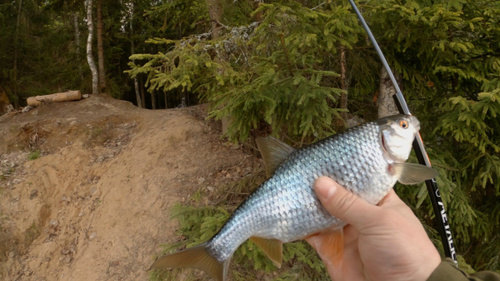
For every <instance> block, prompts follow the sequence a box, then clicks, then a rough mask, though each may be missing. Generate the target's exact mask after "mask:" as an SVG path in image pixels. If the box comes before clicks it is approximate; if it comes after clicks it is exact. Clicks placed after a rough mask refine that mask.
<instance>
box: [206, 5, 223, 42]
mask: <svg viewBox="0 0 500 281" xmlns="http://www.w3.org/2000/svg"><path fill="white" fill-rule="evenodd" d="M206 1H207V7H208V14H209V15H210V21H211V22H212V39H216V38H219V36H220V31H219V22H220V21H221V18H222V3H221V1H220V0H206Z"/></svg>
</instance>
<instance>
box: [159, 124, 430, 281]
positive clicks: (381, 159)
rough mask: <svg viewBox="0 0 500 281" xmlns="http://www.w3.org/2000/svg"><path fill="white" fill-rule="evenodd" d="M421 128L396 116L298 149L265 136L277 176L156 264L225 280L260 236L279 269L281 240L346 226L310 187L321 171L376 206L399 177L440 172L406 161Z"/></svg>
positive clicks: (410, 179) (408, 180)
mask: <svg viewBox="0 0 500 281" xmlns="http://www.w3.org/2000/svg"><path fill="white" fill-rule="evenodd" d="M419 129H420V123H419V122H418V120H417V119H416V118H415V117H413V116H407V115H396V116H391V117H386V118H383V119H379V120H377V121H375V122H370V123H366V124H363V125H360V126H357V127H354V128H352V129H349V130H347V131H346V132H344V133H342V134H337V135H335V136H333V137H330V138H327V139H324V140H322V141H319V142H317V143H314V144H312V145H310V146H307V147H305V148H302V149H299V150H294V149H293V148H291V147H289V146H288V145H286V144H284V143H281V142H279V141H278V140H275V139H267V140H266V141H264V140H262V142H260V144H262V145H264V146H265V147H271V148H272V149H269V150H267V152H263V158H265V160H266V164H268V165H269V166H274V167H272V168H273V169H274V168H276V169H275V170H274V173H273V175H272V177H270V178H269V179H268V180H267V181H265V182H264V183H263V184H262V185H261V186H260V187H259V188H258V189H257V190H256V191H255V192H254V193H253V194H251V195H250V196H249V197H248V198H247V200H245V201H244V202H243V203H242V204H241V205H240V206H239V207H238V208H237V209H236V211H235V212H234V213H233V215H232V216H231V217H230V218H229V220H228V221H227V222H226V224H225V225H224V226H223V227H222V228H221V230H220V231H219V232H218V233H217V234H216V235H215V236H214V237H213V238H212V239H210V240H209V241H207V242H205V243H203V244H201V245H199V246H197V247H194V248H191V249H186V250H184V251H181V252H178V253H174V254H170V255H166V256H164V257H161V258H159V259H158V260H156V261H155V263H154V264H153V265H152V268H171V267H193V268H198V269H202V270H205V271H207V272H209V273H210V274H211V275H212V277H213V278H214V279H216V280H218V281H223V280H225V277H226V273H227V268H228V264H229V260H230V258H231V256H232V255H233V253H234V252H235V251H236V249H237V248H238V247H239V246H240V245H241V244H242V243H243V242H245V241H246V240H247V239H249V238H250V239H252V238H253V239H257V240H253V241H254V242H256V244H257V245H258V246H260V247H261V248H262V249H263V250H264V252H265V253H266V254H267V255H268V256H269V257H270V258H271V260H272V261H273V262H274V263H275V264H276V265H277V266H280V264H281V259H282V257H281V255H282V253H281V250H282V249H281V243H284V242H290V241H294V240H298V239H303V238H305V237H308V236H310V235H314V234H318V233H323V232H325V231H334V230H335V229H337V231H342V227H343V226H344V223H343V222H342V221H340V220H339V219H337V218H335V217H333V216H332V215H330V214H329V213H328V212H327V211H326V209H325V208H324V207H323V206H322V205H321V203H320V201H319V200H318V198H317V196H316V194H315V192H314V190H313V184H314V181H315V180H316V179H318V178H319V177H320V176H328V177H330V178H332V179H334V180H335V181H336V182H338V183H339V184H340V185H342V186H344V187H345V188H346V189H348V190H349V191H351V192H352V193H354V194H357V195H358V196H360V197H361V198H363V199H364V200H366V201H367V202H369V203H371V204H376V203H378V202H379V201H380V200H381V199H382V198H383V197H384V196H385V195H386V194H387V192H388V191H389V190H390V189H391V188H392V187H393V185H394V184H395V183H396V181H398V180H399V181H400V182H402V183H405V184H415V183H418V182H421V181H423V180H425V179H429V178H433V177H435V176H436V173H435V171H434V170H432V169H431V168H428V167H425V166H422V165H418V164H411V163H404V162H405V161H406V159H407V158H408V155H409V153H410V150H411V143H412V141H413V139H414V138H415V134H417V132H418V130H419ZM258 144H259V143H258ZM265 147H264V148H265ZM259 148H260V149H261V145H259ZM273 158H276V159H273ZM274 160H277V161H274ZM278 164H279V165H278ZM269 166H268V172H269V171H270V170H271V169H269ZM276 245H278V246H276Z"/></svg>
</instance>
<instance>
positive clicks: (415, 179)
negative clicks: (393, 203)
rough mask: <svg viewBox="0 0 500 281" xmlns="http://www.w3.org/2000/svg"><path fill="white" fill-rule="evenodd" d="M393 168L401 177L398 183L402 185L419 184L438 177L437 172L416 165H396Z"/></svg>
mask: <svg viewBox="0 0 500 281" xmlns="http://www.w3.org/2000/svg"><path fill="white" fill-rule="evenodd" d="M393 168H394V171H395V173H396V174H397V175H399V178H398V181H399V182H400V183H402V184H417V183H421V182H423V181H425V180H429V179H433V178H435V177H437V176H438V172H437V171H436V170H434V169H432V168H430V167H427V166H425V165H420V164H415V163H396V164H393Z"/></svg>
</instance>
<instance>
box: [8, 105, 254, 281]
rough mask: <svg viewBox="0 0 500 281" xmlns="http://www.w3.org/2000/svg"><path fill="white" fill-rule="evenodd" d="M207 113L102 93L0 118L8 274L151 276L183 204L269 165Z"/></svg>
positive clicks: (197, 108)
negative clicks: (175, 210)
mask: <svg viewBox="0 0 500 281" xmlns="http://www.w3.org/2000/svg"><path fill="white" fill-rule="evenodd" d="M205 111H206V107H205V106H203V105H200V106H194V107H187V108H179V109H169V110H155V111H152V110H145V109H139V108H136V107H135V106H133V105H131V104H130V103H128V102H124V101H118V100H114V99H111V98H108V97H99V96H94V97H91V98H88V99H85V100H81V101H77V102H66V103H52V104H44V105H42V106H40V107H37V108H34V109H31V110H30V111H28V112H24V113H23V112H16V113H10V114H8V115H4V116H2V117H0V279H1V280H37V281H41V280H51V281H52V280H65V281H66V280H74V281H77V280H85V281H87V280H148V271H147V270H148V268H149V266H150V265H151V263H152V261H153V260H154V258H155V256H156V255H158V254H160V252H161V247H160V244H161V243H166V242H175V241H178V240H179V239H181V238H180V237H179V236H178V235H177V234H176V232H175V231H176V223H175V222H174V221H172V220H171V218H170V210H171V207H172V206H173V205H174V204H175V203H176V202H183V201H185V200H188V198H189V197H190V195H192V194H194V193H195V192H196V191H199V190H204V191H206V192H210V191H213V190H214V189H216V188H217V187H220V186H223V185H227V184H230V183H231V182H235V181H238V180H240V179H242V178H243V177H245V176H248V175H249V174H252V173H255V172H262V169H263V168H262V166H261V164H260V161H259V159H257V158H256V157H255V156H253V155H252V154H251V153H249V152H248V151H245V149H243V148H242V147H240V146H235V145H233V144H229V143H227V142H225V141H224V140H222V139H221V137H220V136H221V133H220V128H219V126H218V123H216V122H214V121H208V120H206V112H205ZM247 150H248V149H247Z"/></svg>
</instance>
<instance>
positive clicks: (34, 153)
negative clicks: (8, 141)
mask: <svg viewBox="0 0 500 281" xmlns="http://www.w3.org/2000/svg"><path fill="white" fill-rule="evenodd" d="M41 155H42V152H41V151H40V150H35V151H32V152H30V153H29V154H28V160H30V161H31V160H35V159H38V158H40V156H41Z"/></svg>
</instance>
